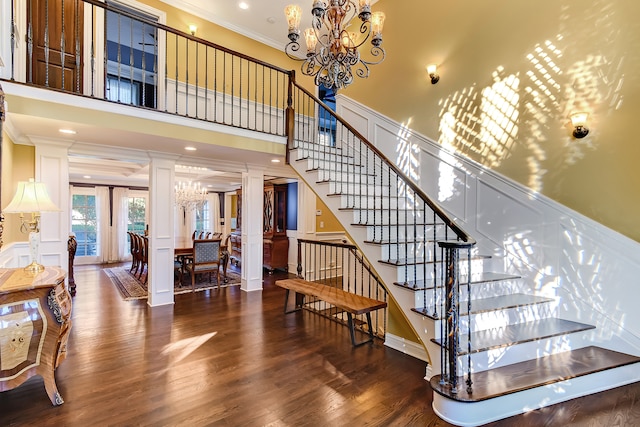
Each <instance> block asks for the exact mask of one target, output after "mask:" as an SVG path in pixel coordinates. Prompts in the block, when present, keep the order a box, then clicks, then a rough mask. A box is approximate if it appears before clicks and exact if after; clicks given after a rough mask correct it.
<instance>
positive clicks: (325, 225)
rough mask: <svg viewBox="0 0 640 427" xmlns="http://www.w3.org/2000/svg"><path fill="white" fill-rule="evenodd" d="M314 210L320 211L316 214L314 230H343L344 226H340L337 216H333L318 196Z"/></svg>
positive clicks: (320, 231)
mask: <svg viewBox="0 0 640 427" xmlns="http://www.w3.org/2000/svg"><path fill="white" fill-rule="evenodd" d="M316 211H320V212H321V214H320V215H316V232H318V233H323V232H334V231H344V227H342V224H340V221H338V218H336V217H335V215H334V214H333V213H332V212H331V211H330V210H329V208H328V207H327V205H325V204H324V202H323V201H322V199H320V198H319V197H316ZM321 225H322V227H321Z"/></svg>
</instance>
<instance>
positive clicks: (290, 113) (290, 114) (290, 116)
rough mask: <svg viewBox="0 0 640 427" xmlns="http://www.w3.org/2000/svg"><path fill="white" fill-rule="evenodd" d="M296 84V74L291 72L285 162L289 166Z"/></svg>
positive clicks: (286, 120) (288, 89) (288, 90)
mask: <svg viewBox="0 0 640 427" xmlns="http://www.w3.org/2000/svg"><path fill="white" fill-rule="evenodd" d="M295 82H296V72H295V71H294V70H291V71H290V72H289V84H288V87H287V110H286V111H285V127H286V130H285V131H286V133H287V153H286V157H285V160H286V162H287V164H289V152H290V151H291V150H292V149H293V136H294V131H295V129H294V123H295V110H294V108H293V85H294V84H295Z"/></svg>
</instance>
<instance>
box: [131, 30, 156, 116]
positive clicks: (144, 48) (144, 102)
mask: <svg viewBox="0 0 640 427" xmlns="http://www.w3.org/2000/svg"><path fill="white" fill-rule="evenodd" d="M145 34H147V29H146V28H145V26H144V21H143V22H142V46H141V48H142V58H141V67H142V102H140V105H144V106H146V105H147V90H146V89H147V84H146V83H147V61H146V53H147V46H146V45H145V44H144V39H145ZM153 44H154V46H155V45H156V44H158V41H157V38H156V40H155V41H154V42H153ZM131 51H132V52H133V49H131ZM154 107H155V105H154Z"/></svg>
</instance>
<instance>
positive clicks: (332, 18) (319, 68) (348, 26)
mask: <svg viewBox="0 0 640 427" xmlns="http://www.w3.org/2000/svg"><path fill="white" fill-rule="evenodd" d="M357 1H358V3H359V5H358V6H359V7H358V6H356V2H355V0H329V1H328V2H327V1H324V0H314V1H313V6H312V9H311V14H312V15H313V21H312V27H311V28H307V29H306V30H305V31H304V38H305V42H306V44H307V54H306V58H299V57H298V56H296V53H297V52H298V50H299V49H300V44H299V43H298V39H299V38H300V28H299V26H300V18H301V16H302V9H301V8H300V6H298V5H289V6H287V7H286V8H285V10H284V13H285V15H286V17H287V22H288V25H289V40H290V41H289V43H288V44H287V46H286V47H285V53H286V54H287V56H289V58H291V59H294V60H297V61H303V63H302V67H301V70H302V73H303V74H305V75H307V76H314V81H315V84H316V85H317V86H320V85H323V86H325V87H327V88H333V89H334V90H335V91H337V90H338V89H342V88H344V87H347V86H349V85H350V84H351V83H353V76H354V74H355V75H357V76H358V77H361V78H367V77H368V76H369V66H371V65H376V64H379V63H381V62H382V61H383V60H384V57H385V51H384V48H382V27H383V25H384V18H385V16H384V13H382V12H374V13H371V0H357ZM356 16H357V17H358V18H359V19H360V21H361V23H360V25H359V29H357V28H356V27H357V24H358V23H357V21H356V22H355V23H353V24H352V22H351V21H352V20H354V18H355V17H356ZM352 29H353V30H355V31H353V32H350V31H349V30H352ZM369 39H371V45H372V47H371V51H370V54H371V60H368V59H364V58H363V57H362V56H361V55H360V47H361V46H363V45H364V44H365V42H367V40H369ZM352 68H353V69H352Z"/></svg>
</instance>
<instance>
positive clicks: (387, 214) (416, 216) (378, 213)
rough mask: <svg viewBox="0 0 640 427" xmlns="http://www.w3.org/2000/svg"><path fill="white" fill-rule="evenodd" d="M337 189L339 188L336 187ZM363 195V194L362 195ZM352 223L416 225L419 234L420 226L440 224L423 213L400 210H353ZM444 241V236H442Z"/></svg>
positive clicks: (422, 229) (430, 235) (429, 215)
mask: <svg viewBox="0 0 640 427" xmlns="http://www.w3.org/2000/svg"><path fill="white" fill-rule="evenodd" d="M338 188H339V187H338ZM363 194H365V193H363ZM353 218H354V222H358V220H359V219H361V218H364V219H367V218H369V219H371V220H374V219H375V220H376V221H378V222H380V221H384V222H385V224H389V223H391V224H396V223H397V224H410V225H411V226H413V225H414V224H416V226H417V227H419V228H420V229H421V230H420V231H421V232H424V231H425V230H424V227H423V226H422V225H421V224H437V223H442V221H438V220H437V219H434V218H433V214H431V213H425V212H423V211H418V212H417V211H415V210H404V209H402V210H400V209H354V210H353ZM432 234H433V233H431V234H428V235H427V237H428V238H432ZM442 239H444V236H442Z"/></svg>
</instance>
